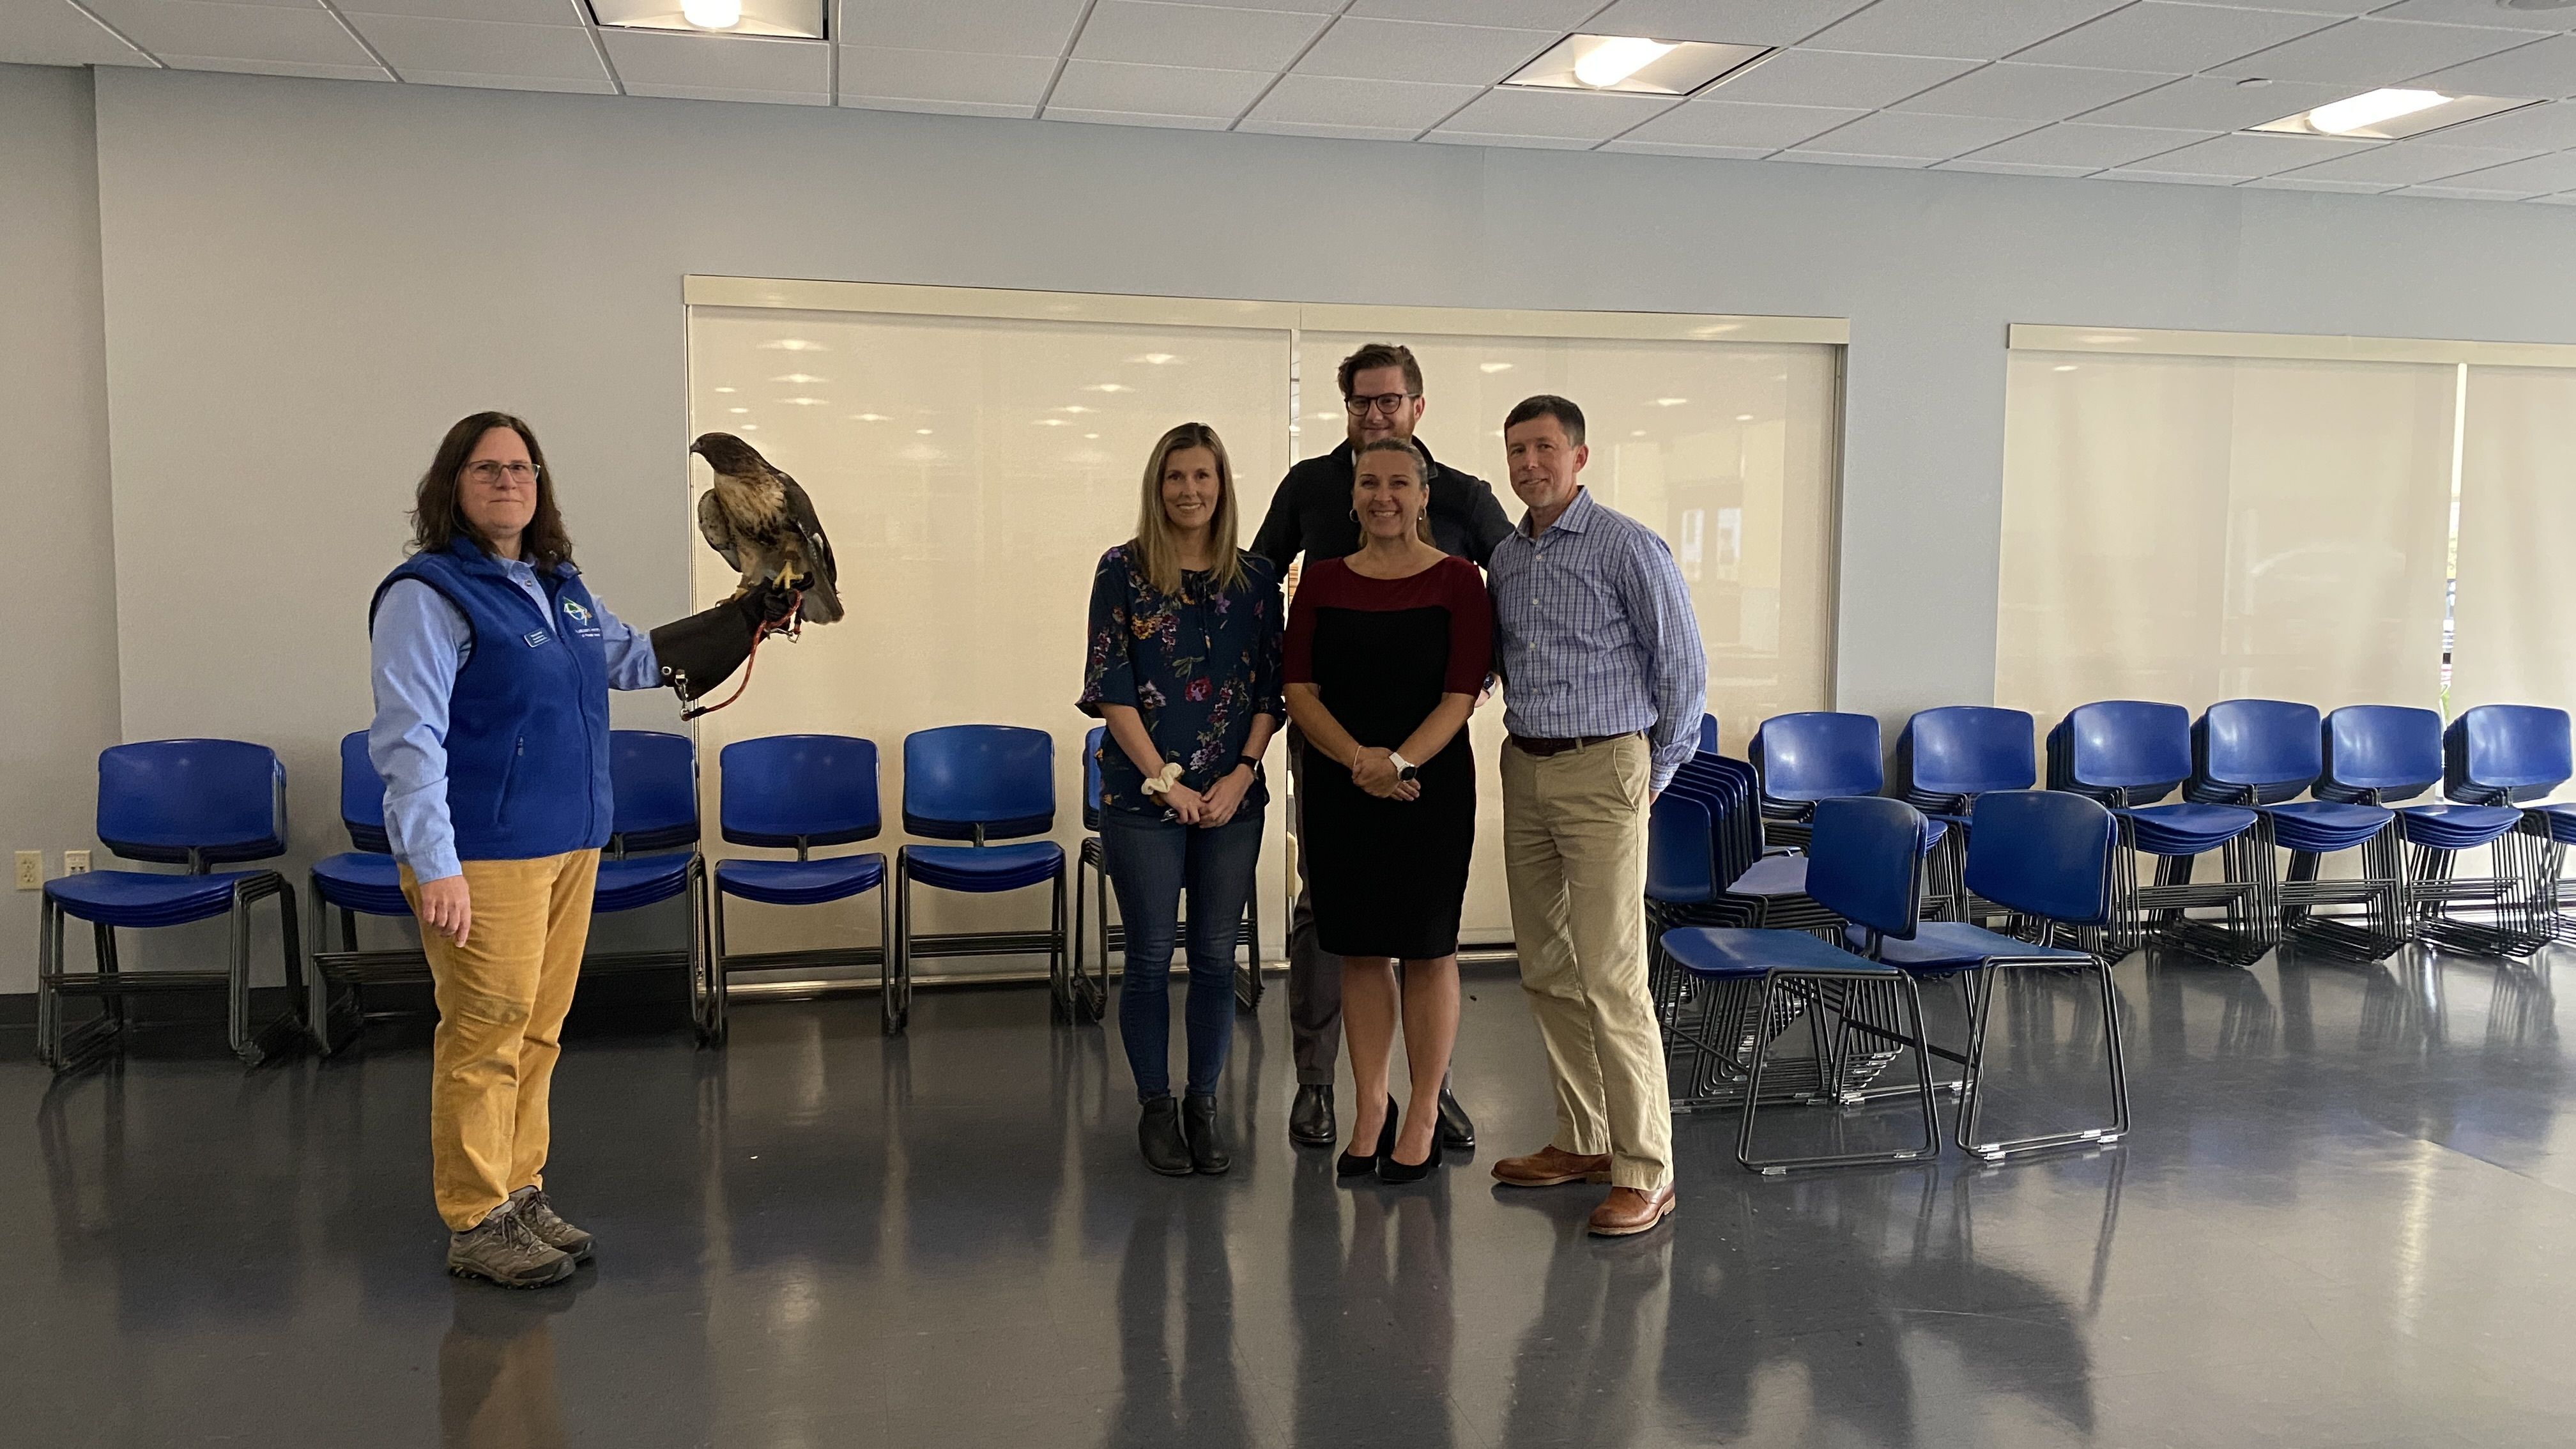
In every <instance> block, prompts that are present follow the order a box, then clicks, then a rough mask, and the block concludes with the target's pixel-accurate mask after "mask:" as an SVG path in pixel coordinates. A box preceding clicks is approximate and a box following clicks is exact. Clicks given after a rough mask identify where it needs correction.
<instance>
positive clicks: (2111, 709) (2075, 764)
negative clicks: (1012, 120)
mask: <svg viewBox="0 0 2576 1449" xmlns="http://www.w3.org/2000/svg"><path fill="white" fill-rule="evenodd" d="M2190 778H2191V714H2190V712H2189V711H2187V710H2185V709H2184V708H2183V707H2182V706H2181V705H2178V704H2156V703H2153V702H2151V701H2148V700H2143V699H2106V700H2099V701H2096V702H2095V703H2092V704H2079V705H2077V706H2076V707H2075V708H2074V709H2072V710H2069V711H2068V712H2067V715H2066V718H2065V719H2063V720H2061V721H2059V722H2058V726H2057V728H2055V729H2053V730H2050V731H2049V732H2048V786H2049V788H2050V789H2052V790H2072V791H2075V792H2076V793H2078V794H2083V795H2094V796H2109V795H2112V794H2114V793H2118V794H2119V795H2120V796H2121V797H2122V799H2123V800H2124V802H2125V803H2128V804H2143V803H2145V802H2146V801H2149V800H2160V799H2162V798H2164V797H2165V796H2167V795H2169V794H2172V793H2173V789H2174V787H2175V786H2177V785H2179V784H2181V783H2182V782H2183V781H2185V780H2188V779H2190Z"/></svg>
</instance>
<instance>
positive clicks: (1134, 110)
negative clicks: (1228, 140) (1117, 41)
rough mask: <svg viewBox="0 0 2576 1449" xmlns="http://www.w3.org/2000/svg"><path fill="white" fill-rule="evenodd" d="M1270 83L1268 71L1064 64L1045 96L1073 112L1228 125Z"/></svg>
mask: <svg viewBox="0 0 2576 1449" xmlns="http://www.w3.org/2000/svg"><path fill="white" fill-rule="evenodd" d="M1271 80H1272V77H1271V75H1270V74H1269V73H1268V72H1266V71H1257V70H1200V69H1196V68H1193V67H1189V66H1178V65H1127V64H1124V63H1121V62H1118V61H1108V60H1074V61H1067V62H1065V67H1064V74H1063V76H1062V77H1060V78H1059V79H1058V80H1057V81H1056V83H1055V94H1053V95H1052V96H1049V97H1048V98H1047V114H1048V115H1050V116H1052V115H1054V114H1055V109H1056V107H1058V106H1062V107H1065V108H1066V109H1068V110H1076V111H1116V112H1119V113H1121V114H1125V115H1131V116H1201V117H1217V118H1220V119H1223V120H1226V121H1232V120H1233V119H1234V118H1235V117H1237V116H1239V115H1242V114H1243V108H1244V107H1246V106H1249V105H1251V104H1252V103H1253V102H1254V101H1255V100H1257V99H1259V98H1260V95H1261V92H1262V90H1263V88H1265V87H1267V86H1268V85H1269V84H1270V82H1271Z"/></svg>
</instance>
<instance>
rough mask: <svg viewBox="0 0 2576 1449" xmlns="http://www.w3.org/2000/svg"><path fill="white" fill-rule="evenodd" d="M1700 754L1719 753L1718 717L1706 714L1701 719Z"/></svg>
mask: <svg viewBox="0 0 2576 1449" xmlns="http://www.w3.org/2000/svg"><path fill="white" fill-rule="evenodd" d="M1699 752H1700V753H1701V754H1703V755H1713V754H1716V753H1717V716H1716V715H1713V714H1704V715H1701V716H1700V717H1699Z"/></svg>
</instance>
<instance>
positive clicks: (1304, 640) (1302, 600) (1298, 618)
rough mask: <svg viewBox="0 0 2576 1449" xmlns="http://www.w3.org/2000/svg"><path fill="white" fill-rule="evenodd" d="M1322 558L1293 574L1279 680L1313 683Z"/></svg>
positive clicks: (1309, 561) (1321, 597) (1324, 561)
mask: <svg viewBox="0 0 2576 1449" xmlns="http://www.w3.org/2000/svg"><path fill="white" fill-rule="evenodd" d="M1328 562H1330V561H1329V560H1325V559H1308V560H1306V566H1305V568H1303V569H1301V570H1299V571H1298V574H1297V593H1296V596H1295V597H1294V598H1292V599H1290V600H1289V601H1288V642H1287V645H1286V650H1285V653H1286V658H1285V661H1284V664H1283V667H1282V669H1281V673H1280V681H1281V682H1282V683H1284V684H1312V683H1314V682H1315V611H1316V610H1317V609H1320V608H1322V607H1323V606H1324V593H1325V590H1324V588H1323V582H1324V573H1325V568H1324V566H1325V564H1326V563H1328Z"/></svg>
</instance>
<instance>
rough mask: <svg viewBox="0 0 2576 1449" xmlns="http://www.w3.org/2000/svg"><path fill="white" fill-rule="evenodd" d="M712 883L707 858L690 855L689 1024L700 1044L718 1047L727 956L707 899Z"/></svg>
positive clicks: (722, 1025)
mask: <svg viewBox="0 0 2576 1449" xmlns="http://www.w3.org/2000/svg"><path fill="white" fill-rule="evenodd" d="M712 884H713V883H712V882H711V881H709V880H708V878H707V863H706V857H704V856H701V855H692V856H690V857H689V877H688V890H687V894H688V897H689V995H690V997H691V998H692V999H691V1001H690V1003H689V1004H690V1007H691V1008H692V1009H691V1011H690V1018H691V1020H690V1025H692V1026H694V1027H696V1028H697V1032H698V1045H700V1046H716V1045H718V1044H720V1043H722V1042H723V1040H724V992H725V973H724V958H723V956H722V954H721V951H720V949H719V947H718V946H717V943H716V937H715V922H714V916H715V910H714V909H713V908H711V907H710V906H709V904H708V902H707V892H708V890H709V888H710V886H711V885H712Z"/></svg>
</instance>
